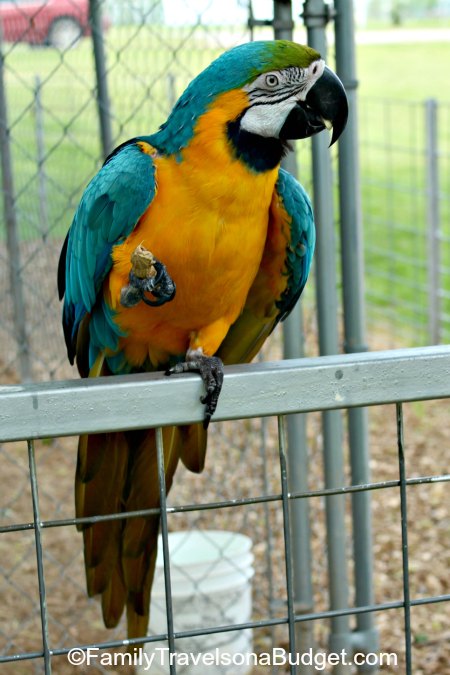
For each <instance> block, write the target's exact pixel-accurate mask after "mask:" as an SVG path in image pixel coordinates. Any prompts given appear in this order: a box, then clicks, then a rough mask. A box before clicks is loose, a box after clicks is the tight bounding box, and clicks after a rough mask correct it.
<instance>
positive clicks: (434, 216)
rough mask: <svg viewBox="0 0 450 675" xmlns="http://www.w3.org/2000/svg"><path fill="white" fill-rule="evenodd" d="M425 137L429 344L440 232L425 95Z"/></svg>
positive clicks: (434, 322)
mask: <svg viewBox="0 0 450 675" xmlns="http://www.w3.org/2000/svg"><path fill="white" fill-rule="evenodd" d="M425 139H426V140H425V157H426V184H427V192H426V194H427V225H428V236H427V243H428V326H429V335H430V340H431V344H439V342H440V337H441V335H440V332H441V322H440V309H441V297H440V292H441V288H440V276H441V275H440V263H441V255H440V246H441V235H442V233H441V222H440V209H439V197H440V195H439V148H438V103H437V101H436V100H435V99H427V100H426V101H425Z"/></svg>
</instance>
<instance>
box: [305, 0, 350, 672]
mask: <svg viewBox="0 0 450 675" xmlns="http://www.w3.org/2000/svg"><path fill="white" fill-rule="evenodd" d="M303 17H304V21H305V24H306V27H307V31H308V44H309V45H310V46H311V47H313V48H314V49H316V50H317V51H318V52H320V53H321V54H322V56H323V57H324V58H325V57H326V39H325V27H326V24H327V22H328V19H329V10H328V6H327V4H326V3H325V2H323V1H322V0H306V1H305V2H304V12H303ZM312 153H313V180H314V211H315V219H316V224H317V244H316V255H315V259H316V272H317V275H316V276H317V284H316V294H317V313H318V321H319V346H320V353H321V354H323V355H325V354H336V353H338V351H339V337H338V326H337V316H338V297H337V283H336V279H337V274H336V243H335V235H334V213H333V201H332V195H333V180H332V174H331V160H330V153H329V150H328V138H327V136H326V134H324V133H322V134H319V135H318V136H315V137H313V139H312ZM322 424H323V444H324V462H325V484H326V487H327V488H330V487H337V486H342V485H344V483H345V479H344V458H343V448H342V417H341V413H340V412H339V411H328V412H324V413H323V415H322ZM326 520H327V543H328V572H329V587H330V588H329V593H330V607H331V609H342V608H345V607H348V580H347V557H346V537H345V501H344V498H343V497H342V496H340V495H335V496H333V497H328V498H327V499H326ZM351 645H352V642H351V632H350V629H349V620H348V617H346V616H343V617H335V618H334V619H332V620H331V635H330V650H331V651H332V652H336V653H339V652H341V651H342V650H345V651H346V652H347V654H350V653H351V651H352V646H351ZM335 672H336V673H338V674H339V675H341V674H342V675H343V674H344V673H348V672H350V670H349V666H347V665H344V664H343V663H341V664H340V665H339V666H336V668H335Z"/></svg>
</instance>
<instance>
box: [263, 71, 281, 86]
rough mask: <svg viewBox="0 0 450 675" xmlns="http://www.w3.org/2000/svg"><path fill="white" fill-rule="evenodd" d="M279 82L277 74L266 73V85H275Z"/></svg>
mask: <svg viewBox="0 0 450 675" xmlns="http://www.w3.org/2000/svg"><path fill="white" fill-rule="evenodd" d="M279 83H280V80H279V78H278V76H277V75H274V74H273V73H271V74H270V75H266V85H267V86H268V87H271V88H273V87H276V86H277V85H278V84H279Z"/></svg>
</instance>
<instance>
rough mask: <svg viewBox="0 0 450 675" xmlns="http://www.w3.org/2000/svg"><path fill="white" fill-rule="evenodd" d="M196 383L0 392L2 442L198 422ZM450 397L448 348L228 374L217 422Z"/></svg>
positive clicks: (94, 383)
mask: <svg viewBox="0 0 450 675" xmlns="http://www.w3.org/2000/svg"><path fill="white" fill-rule="evenodd" d="M202 393H203V392H202V383H201V381H200V378H199V377H197V376H195V375H181V376H172V377H170V378H169V377H166V376H165V375H164V374H163V373H151V374H139V375H127V376H120V377H114V378H112V377H109V378H104V377H103V378H95V379H84V380H67V381H62V382H46V383H41V384H23V385H8V386H3V387H0V442H4V441H15V440H22V439H35V438H49V437H55V436H72V435H76V434H80V433H92V432H94V433H95V432H100V431H117V430H120V429H140V428H146V427H156V426H167V425H170V424H186V423H189V422H200V421H201V420H202V419H203V406H202V404H201V403H200V400H199V399H200V396H201V394H202ZM448 397H450V346H438V347H423V348H417V349H400V350H390V351H381V352H371V353H363V354H347V355H337V356H326V357H318V358H308V359H299V360H297V359H294V360H290V361H281V362H276V363H265V364H259V363H258V364H256V363H255V364H250V365H242V366H229V367H227V368H226V369H225V382H224V387H223V391H222V394H221V397H220V401H219V405H218V408H217V412H216V414H215V416H214V419H215V421H222V420H229V419H242V418H246V417H264V416H267V415H284V414H290V413H299V412H311V411H314V410H333V409H338V408H352V407H356V406H371V405H380V404H383V403H394V402H397V401H405V402H406V401H419V400H428V399H439V398H448Z"/></svg>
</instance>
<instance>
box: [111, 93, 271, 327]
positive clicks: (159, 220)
mask: <svg viewBox="0 0 450 675" xmlns="http://www.w3.org/2000/svg"><path fill="white" fill-rule="evenodd" d="M244 99H245V94H243V93H242V92H228V93H226V94H224V95H223V96H222V97H221V101H220V105H215V106H213V107H211V108H210V109H209V111H208V112H206V113H205V114H204V115H203V116H202V117H201V118H200V119H199V121H198V123H197V126H196V128H195V133H194V136H193V139H192V141H191V142H190V144H189V145H188V146H187V147H186V148H185V149H183V151H182V156H181V159H180V158H176V157H174V156H169V157H164V156H156V157H155V159H154V162H155V169H156V183H157V191H156V195H155V197H154V199H153V202H152V203H151V205H150V206H149V208H148V209H147V211H146V213H145V214H144V215H143V217H142V218H141V220H140V222H139V224H138V226H137V227H136V228H135V230H134V232H133V233H132V234H131V235H130V237H128V239H127V240H126V241H125V242H124V244H122V245H121V246H118V247H115V251H114V261H115V266H114V267H115V273H116V274H119V276H122V278H125V277H126V276H128V272H129V269H130V256H131V252H132V251H133V250H134V248H135V247H136V246H137V245H138V244H139V243H143V244H144V246H145V247H146V248H148V249H149V250H151V251H152V253H153V254H154V255H155V256H156V257H157V258H158V259H159V260H161V261H162V262H163V263H164V264H165V265H166V267H167V269H168V271H169V273H170V274H171V275H172V276H173V278H174V280H175V283H176V285H177V296H176V301H174V302H173V303H169V305H170V307H169V305H168V306H167V307H166V311H164V312H161V313H163V314H165V313H166V312H167V313H170V314H171V313H172V311H175V310H177V311H179V310H180V306H181V303H187V304H188V306H189V307H191V308H192V311H199V306H198V305H197V303H196V302H195V300H194V298H195V296H199V297H201V298H202V299H201V302H202V303H203V309H204V310H205V311H210V310H211V311H212V309H211V308H212V302H211V308H208V307H207V305H209V303H208V297H209V298H211V300H212V299H213V298H215V303H216V304H215V305H214V306H215V307H217V305H221V312H225V313H226V314H228V315H235V316H237V314H238V313H239V312H240V311H241V308H242V305H243V303H244V302H245V299H246V296H247V293H248V290H249V288H250V286H251V283H252V281H253V279H254V277H255V275H256V273H257V270H258V267H259V264H260V261H261V257H262V253H263V249H264V244H265V241H266V235H267V226H268V218H269V207H270V202H271V199H272V194H273V190H274V185H275V181H276V179H277V175H278V168H276V169H274V170H272V171H267V172H264V173H255V172H253V171H252V170H251V169H250V168H248V167H247V166H246V165H245V164H244V163H243V162H241V161H240V160H238V159H237V158H236V157H234V156H233V152H232V148H231V145H230V143H229V141H228V139H227V135H226V123H227V121H228V120H230V119H234V118H235V117H236V116H237V115H238V114H239V112H240V111H241V110H242V109H243V107H245V101H244ZM199 291H201V292H199ZM113 295H114V293H113ZM206 296H207V297H206ZM219 299H220V301H219V302H217V301H218V300H219ZM224 305H226V307H225V306H224ZM158 314H159V312H158ZM202 314H203V312H202Z"/></svg>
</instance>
